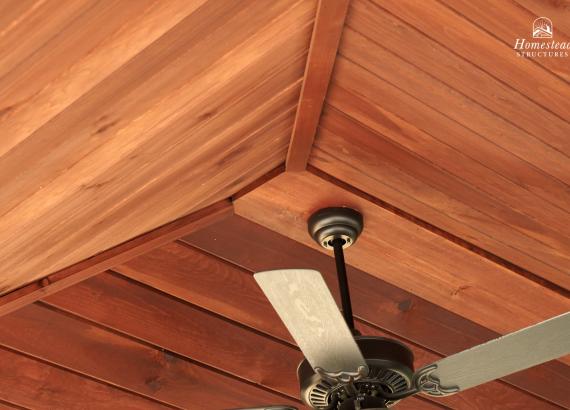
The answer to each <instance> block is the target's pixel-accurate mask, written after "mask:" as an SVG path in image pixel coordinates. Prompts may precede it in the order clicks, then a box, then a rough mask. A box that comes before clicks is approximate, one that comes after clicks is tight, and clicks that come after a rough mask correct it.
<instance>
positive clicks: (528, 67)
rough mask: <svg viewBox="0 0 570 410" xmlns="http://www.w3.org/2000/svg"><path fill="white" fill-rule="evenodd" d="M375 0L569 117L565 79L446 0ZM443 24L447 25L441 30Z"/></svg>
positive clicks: (543, 104) (524, 94)
mask: <svg viewBox="0 0 570 410" xmlns="http://www.w3.org/2000/svg"><path fill="white" fill-rule="evenodd" d="M373 1H374V3H376V4H378V5H379V6H381V7H383V8H384V9H386V10H388V11H390V12H391V13H392V14H394V15H396V16H398V17H399V18H401V19H402V20H404V21H406V22H408V23H410V24H411V25H413V26H414V27H416V28H417V29H419V30H421V31H422V32H424V33H425V34H426V35H428V36H429V37H431V38H433V39H435V40H436V41H438V42H439V43H440V44H445V45H446V47H448V48H449V49H450V50H452V51H453V52H455V53H457V54H459V55H461V56H462V57H463V58H465V59H468V60H470V61H473V63H474V64H475V65H477V66H478V67H481V68H482V69H484V70H485V71H487V72H488V73H489V74H491V75H493V76H494V77H496V78H497V79H499V80H501V81H503V82H505V83H506V84H508V85H510V86H511V87H513V88H514V89H515V90H518V91H519V92H520V93H521V95H522V96H521V98H530V99H531V100H533V101H534V102H535V103H537V104H539V105H541V106H543V107H544V108H545V109H548V110H550V111H551V112H553V113H555V114H556V115H558V116H559V117H560V118H562V119H564V120H567V119H568V118H570V103H569V98H568V95H569V94H568V93H569V90H568V85H567V83H566V82H565V81H563V80H561V79H560V78H558V77H556V76H555V75H553V74H552V73H550V72H548V71H547V70H544V69H543V68H542V67H540V66H539V65H537V64H536V63H535V62H533V61H529V60H526V59H521V58H520V57H517V55H516V53H514V50H513V49H512V46H507V45H506V44H504V43H502V42H501V41H499V40H497V39H496V38H495V37H493V36H491V35H490V34H488V33H487V32H485V31H484V30H482V29H480V28H479V27H477V26H475V25H473V24H472V23H470V22H469V21H467V20H465V19H464V18H462V17H461V16H458V15H457V13H455V12H454V11H453V10H450V9H449V8H447V7H446V6H445V5H444V4H442V3H439V2H438V1H436V0H427V1H424V2H421V3H418V2H416V1H413V0H403V1H398V2H392V1H384V0H373ZM441 27H446V28H447V29H446V30H441ZM539 85H540V86H539ZM546 102H547V103H546Z"/></svg>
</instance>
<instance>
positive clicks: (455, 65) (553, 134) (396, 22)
mask: <svg viewBox="0 0 570 410" xmlns="http://www.w3.org/2000/svg"><path fill="white" fill-rule="evenodd" d="M481 4H483V3H481ZM484 4H485V5H486V7H481V8H477V7H475V6H474V5H472V4H471V3H469V4H468V2H463V1H458V2H455V3H454V2H449V3H448V5H449V6H450V7H455V8H459V7H462V8H469V10H471V11H472V12H473V13H478V18H476V19H474V21H476V22H481V23H483V22H485V21H488V20H490V19H491V20H493V21H494V22H493V23H492V24H493V27H494V28H496V29H497V30H503V31H509V33H510V32H511V31H512V30H513V28H514V26H516V25H517V23H516V22H515V20H517V19H516V17H515V16H513V13H509V12H508V11H511V10H512V9H515V10H516V9H517V7H516V6H513V5H512V3H511V2H508V1H505V2H501V3H493V4H491V2H487V3H484ZM500 9H503V10H500ZM505 16H508V18H509V21H510V22H512V23H513V24H504V21H505ZM525 18H526V19H530V20H529V22H531V21H532V20H533V19H532V18H530V17H525ZM499 20H500V21H501V22H502V23H501V24H498V23H497V22H498V21H499ZM346 24H347V27H350V28H351V29H352V30H354V31H357V32H358V33H360V34H361V35H363V36H365V37H366V38H367V39H370V40H372V41H373V42H374V43H376V44H377V45H379V46H381V47H383V48H385V49H386V50H388V51H390V52H391V53H392V54H394V55H396V56H398V57H400V58H401V59H403V60H404V61H406V62H407V63H408V64H410V65H412V66H414V67H415V69H416V70H417V71H420V72H425V73H427V74H429V75H430V76H432V77H433V78H434V79H436V80H438V81H441V82H442V83H444V84H446V85H448V86H450V87H452V88H453V89H454V90H456V91H457V92H459V93H461V94H463V95H464V96H465V97H466V98H468V99H472V100H473V101H475V102H476V103H478V104H480V106H481V107H483V108H484V109H486V110H488V111H491V112H492V113H494V114H495V115H497V116H500V117H502V118H503V119H504V120H507V121H509V122H510V123H511V124H514V125H515V126H517V127H520V128H522V129H523V130H525V131H526V132H528V133H529V134H530V135H531V136H532V137H531V138H530V141H529V143H531V142H533V141H534V140H535V139H538V141H539V142H542V143H545V144H550V145H552V146H554V147H556V148H557V149H559V150H561V151H562V152H563V153H566V154H567V155H568V154H569V153H570V143H569V142H568V138H566V136H567V135H568V133H569V132H570V131H569V130H570V124H569V123H568V121H565V120H564V119H561V118H559V117H557V116H556V115H554V114H552V113H551V112H550V111H548V109H546V108H543V107H541V106H540V105H539V104H536V103H534V102H533V101H532V100H529V99H527V98H521V94H520V92H518V91H517V90H515V89H513V88H512V87H509V86H508V85H507V84H505V83H504V82H501V81H499V80H497V79H496V78H494V77H493V76H492V75H490V74H489V73H487V71H485V69H484V68H481V67H479V66H477V65H476V64H474V61H472V60H471V59H466V58H464V57H462V56H460V55H457V54H456V53H454V52H453V51H452V50H450V49H449V48H447V47H446V45H445V43H439V42H438V41H436V40H435V39H434V38H432V37H429V36H427V35H426V34H424V33H423V32H421V31H419V30H417V29H416V28H414V27H413V26H411V25H410V24H408V23H406V22H405V21H403V20H401V19H399V18H398V17H396V16H394V15H392V14H391V13H390V12H389V11H387V10H385V9H383V8H382V7H379V6H378V5H376V4H374V3H371V2H370V1H369V0H355V1H353V2H352V3H351V8H350V14H349V17H348V19H347V22H346ZM524 27H525V31H524V32H523V33H525V36H526V33H527V32H528V29H529V24H528V23H525V24H524ZM521 36H522V37H524V36H523V34H522V33H521V34H520V35H518V37H521ZM503 37H505V38H510V39H509V42H512V43H513V44H509V45H510V46H511V47H512V46H513V45H514V40H515V38H516V37H517V36H516V35H515V36H513V35H511V36H510V37H509V35H508V34H505V35H504V36H503ZM346 47H350V45H349V44H346ZM356 49H358V48H356ZM363 57H364V56H363ZM392 58H393V57H392ZM537 60H540V61H553V62H554V61H562V60H564V59H556V58H545V59H537ZM434 61H437V64H434ZM375 67H376V69H375V70H374V72H376V73H378V74H381V75H382V77H384V78H385V79H387V80H391V81H392V83H393V84H396V83H397V82H398V81H397V80H394V75H395V74H400V75H402V77H404V75H403V74H404V73H390V68H388V67H382V66H378V65H375ZM567 70H568V68H567ZM402 79H403V78H402ZM429 83H430V81H429V80H428V81H427V82H426V84H424V86H427V85H428V84H429ZM402 85H403V84H402ZM402 88H404V89H406V90H409V89H410V88H408V87H402ZM410 94H412V95H414V96H415V97H416V98H418V99H424V100H426V99H428V100H429V95H423V94H424V93H423V92H421V89H416V90H415V92H414V93H410ZM426 101H427V100H426ZM429 101H431V100H429ZM431 106H432V107H433V108H435V109H438V110H439V111H441V112H444V113H446V112H448V110H444V107H443V106H440V105H436V104H431ZM386 108H390V105H389V104H388V105H387V107H386ZM461 109H462V106H459V107H456V110H458V111H460V110H461ZM489 118H493V117H489ZM498 121H500V119H497V120H495V121H491V123H492V124H493V125H495V123H496V122H498ZM498 126H499V125H497V127H498ZM485 135H489V136H490V135H492V134H485ZM519 138H520V139H521V140H523V138H522V137H519ZM527 139H529V138H528V137H527ZM521 143H524V141H522V142H521ZM539 146H540V144H539Z"/></svg>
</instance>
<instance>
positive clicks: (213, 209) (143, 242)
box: [0, 200, 233, 316]
mask: <svg viewBox="0 0 570 410" xmlns="http://www.w3.org/2000/svg"><path fill="white" fill-rule="evenodd" d="M232 213H233V208H232V205H231V203H230V202H229V201H227V200H222V201H220V202H217V203H215V204H213V205H210V206H208V207H206V208H204V209H201V210H199V211H197V212H194V213H192V214H190V215H187V216H185V217H182V218H180V219H177V220H176V221H173V222H171V223H169V224H166V225H164V226H161V227H160V228H157V229H155V230H153V231H151V232H148V233H145V234H143V235H141V236H138V237H136V238H134V239H131V240H130V241H128V242H125V243H122V244H120V245H117V246H115V247H113V248H111V249H109V250H106V251H104V252H102V253H100V254H97V255H95V256H93V257H91V258H89V259H86V260H84V261H81V262H79V263H77V264H75V265H73V266H70V267H69V268H65V269H63V270H61V271H59V272H56V273H53V274H51V275H49V276H48V277H46V278H43V279H40V280H39V281H36V282H34V283H31V284H29V285H26V286H24V287H21V288H19V289H16V290H14V291H12V292H10V293H8V294H5V295H3V296H1V297H0V316H2V315H5V314H7V313H10V312H12V311H14V310H16V309H18V308H20V307H22V306H25V305H27V304H29V303H32V302H34V301H36V300H38V299H41V298H43V297H45V296H47V295H50V294H52V293H55V292H58V291H60V290H62V289H64V288H66V287H68V286H71V285H73V284H75V283H78V282H81V281H82V280H85V279H87V278H89V277H91V276H93V275H96V274H98V273H100V272H102V271H104V270H106V269H109V268H111V267H112V266H114V265H117V264H120V263H122V262H125V261H128V260H129V259H132V258H134V257H135V256H137V255H140V254H142V253H145V252H148V251H149V250H151V249H153V248H156V247H159V246H161V245H163V244H166V243H168V242H171V241H172V240H174V239H176V238H180V237H181V236H184V235H188V234H189V233H191V232H193V231H196V230H199V229H202V228H204V227H206V226H208V225H209V224H211V223H214V222H217V221H219V220H221V219H224V218H227V217H228V216H229V215H231V214H232Z"/></svg>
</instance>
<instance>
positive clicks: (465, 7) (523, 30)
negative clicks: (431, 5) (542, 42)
mask: <svg viewBox="0 0 570 410" xmlns="http://www.w3.org/2000/svg"><path fill="white" fill-rule="evenodd" d="M544 3H548V2H544ZM444 4H446V5H447V6H448V7H449V8H450V9H452V10H455V11H456V12H457V13H458V14H459V15H461V16H462V17H464V18H466V19H468V20H469V21H470V22H471V23H472V24H474V25H476V26H478V27H481V28H483V29H484V30H485V31H487V32H488V33H490V34H492V35H494V36H496V37H497V38H498V39H500V40H502V41H503V43H505V44H506V45H508V46H511V47H514V45H515V39H517V38H526V39H528V40H529V41H532V23H533V21H534V19H536V18H537V17H540V16H543V14H541V15H540V16H537V15H535V14H533V13H532V12H531V11H529V10H527V9H525V8H524V7H521V5H520V4H518V3H517V2H516V1H504V2H493V1H488V0H484V1H481V2H478V4H477V5H478V7H473V4H472V3H470V2H468V1H464V0H460V1H449V0H444ZM483 10H485V11H484V12H482V11H483ZM505 16H507V18H508V21H509V24H505V23H504V22H505ZM549 16H550V17H551V20H553V25H554V29H555V30H556V34H555V36H554V39H555V40H556V41H562V42H568V41H570V37H569V36H568V35H566V34H565V33H564V32H563V31H561V30H560V29H559V27H557V26H558V23H559V21H560V20H563V16H561V14H560V13H558V12H556V13H553V14H549ZM563 25H564V23H562V26H563ZM566 60H567V58H553V57H551V58H534V59H532V61H534V62H535V63H536V64H538V65H541V66H543V67H544V68H546V69H548V70H550V71H551V72H552V73H554V74H556V75H558V76H559V77H560V78H562V79H564V80H565V81H570V66H569V65H568V62H567V61H566Z"/></svg>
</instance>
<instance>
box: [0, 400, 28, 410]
mask: <svg viewBox="0 0 570 410" xmlns="http://www.w3.org/2000/svg"><path fill="white" fill-rule="evenodd" d="M0 409H2V410H14V409H19V410H26V409H27V407H22V406H18V405H17V404H14V403H9V402H7V401H5V400H0Z"/></svg>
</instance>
